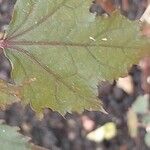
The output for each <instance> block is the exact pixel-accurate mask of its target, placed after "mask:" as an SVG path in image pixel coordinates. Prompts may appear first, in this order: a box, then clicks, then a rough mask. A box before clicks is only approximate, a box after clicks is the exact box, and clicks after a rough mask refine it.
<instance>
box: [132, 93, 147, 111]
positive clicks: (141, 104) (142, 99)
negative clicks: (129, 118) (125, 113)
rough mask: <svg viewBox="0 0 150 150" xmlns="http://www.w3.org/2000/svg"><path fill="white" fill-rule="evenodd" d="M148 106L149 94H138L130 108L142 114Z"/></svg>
mask: <svg viewBox="0 0 150 150" xmlns="http://www.w3.org/2000/svg"><path fill="white" fill-rule="evenodd" d="M148 107H149V95H144V96H143V95H142V96H138V97H137V99H136V100H135V102H134V103H133V105H132V109H133V110H134V112H136V113H141V114H144V113H146V112H148Z"/></svg>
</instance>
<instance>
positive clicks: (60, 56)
mask: <svg viewBox="0 0 150 150" xmlns="http://www.w3.org/2000/svg"><path fill="white" fill-rule="evenodd" d="M90 4H91V0H18V1H17V3H16V5H15V8H14V13H13V17H12V21H11V23H10V25H9V29H8V31H7V35H6V39H5V42H6V43H7V48H6V49H5V51H6V53H7V56H8V57H9V59H10V60H11V61H12V63H13V68H14V69H13V72H12V76H13V78H14V80H15V82H16V84H18V85H22V86H21V98H22V100H23V101H24V102H25V103H28V102H30V103H31V104H32V106H33V107H34V109H35V110H37V111H41V110H42V108H44V107H50V108H51V109H53V110H57V111H59V112H61V113H65V112H67V111H68V112H71V111H82V110H83V109H90V110H100V108H101V104H100V102H99V100H98V99H97V85H98V82H100V81H101V80H110V79H114V78H117V77H119V76H120V75H122V74H123V73H125V72H126V71H127V68H128V67H129V66H130V65H131V64H133V63H136V62H137V61H138V60H139V58H140V57H142V56H143V55H145V54H146V53H147V52H149V51H148V49H147V48H146V47H148V45H149V42H148V41H147V40H145V39H144V38H141V37H140V35H139V32H138V22H131V21H129V20H127V19H126V18H124V17H122V16H121V15H119V13H114V14H113V15H112V16H111V17H109V18H106V17H96V16H95V14H90V13H89V7H90Z"/></svg>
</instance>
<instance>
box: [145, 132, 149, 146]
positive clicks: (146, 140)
mask: <svg viewBox="0 0 150 150" xmlns="http://www.w3.org/2000/svg"><path fill="white" fill-rule="evenodd" d="M144 139H145V143H146V145H147V146H148V147H150V142H149V141H150V133H146V135H145V138H144Z"/></svg>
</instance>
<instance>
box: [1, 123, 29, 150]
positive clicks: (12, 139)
mask: <svg viewBox="0 0 150 150" xmlns="http://www.w3.org/2000/svg"><path fill="white" fill-rule="evenodd" d="M27 141H28V140H27V138H25V137H23V136H22V135H20V134H19V133H18V132H17V128H15V127H10V126H7V125H4V124H0V145H1V148H0V149H1V150H12V149H14V150H29V149H30V146H29V145H28V144H27Z"/></svg>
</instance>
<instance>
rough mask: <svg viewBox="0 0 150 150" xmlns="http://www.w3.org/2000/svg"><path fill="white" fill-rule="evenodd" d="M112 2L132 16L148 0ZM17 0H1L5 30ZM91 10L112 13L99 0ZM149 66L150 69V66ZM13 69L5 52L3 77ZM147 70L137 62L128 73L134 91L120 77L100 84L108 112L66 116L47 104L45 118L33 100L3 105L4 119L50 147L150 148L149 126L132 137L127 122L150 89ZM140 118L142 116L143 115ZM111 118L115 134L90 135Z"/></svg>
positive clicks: (0, 72)
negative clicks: (93, 138) (119, 83)
mask: <svg viewBox="0 0 150 150" xmlns="http://www.w3.org/2000/svg"><path fill="white" fill-rule="evenodd" d="M111 2H112V4H114V3H115V4H116V5H115V7H116V6H117V7H120V8H121V13H122V14H124V15H125V16H127V17H128V18H129V19H139V18H140V16H141V15H142V14H143V12H144V10H145V8H146V5H147V1H146V0H133V1H127V2H128V3H126V7H125V6H124V5H125V1H124V0H122V1H121V0H112V1H111ZM14 4H15V0H0V30H1V31H4V30H5V29H6V28H7V25H8V23H9V22H10V19H11V13H12V9H13V6H14ZM105 6H106V5H105ZM111 6H112V5H111ZM127 6H128V7H127ZM90 11H91V12H93V13H94V12H96V13H97V15H103V14H104V13H107V14H108V15H109V14H110V12H108V11H107V8H106V7H104V5H103V6H102V5H101V3H100V1H98V0H97V1H95V2H93V4H92V5H91V8H90ZM4 62H7V64H8V65H6V66H7V67H6V66H4V65H3V64H4ZM146 69H147V70H149V71H150V67H149V68H146ZM10 71H11V70H10V66H9V62H8V60H7V59H5V58H4V57H3V55H2V56H1V61H0V77H1V78H3V79H4V80H9V79H10ZM144 73H145V70H143V69H141V68H140V67H139V66H138V65H133V66H132V68H131V69H130V70H129V73H128V74H129V75H130V76H131V77H132V80H133V92H132V94H128V93H126V92H125V91H124V90H123V89H121V88H119V87H118V86H117V84H116V81H114V82H113V83H109V82H107V81H106V82H102V83H100V84H99V86H98V90H99V98H100V99H101V100H102V102H103V105H104V109H105V110H106V111H107V112H108V114H104V113H102V112H98V111H88V110H85V111H84V112H83V113H82V114H78V113H76V112H73V113H72V114H69V113H67V114H66V115H65V116H64V117H63V116H61V115H60V114H59V113H58V112H55V111H52V110H51V109H49V108H45V109H44V110H43V118H42V119H39V118H38V117H37V115H36V113H35V112H34V110H33V109H32V108H31V106H30V104H28V105H26V106H23V105H22V104H21V103H19V102H18V103H13V104H11V105H8V106H7V107H6V109H5V110H2V109H0V120H3V121H4V123H5V124H8V125H10V126H18V127H19V128H20V133H22V134H23V135H26V136H28V137H31V140H30V142H32V143H34V144H36V145H39V146H41V147H45V148H47V149H50V150H149V149H150V148H148V147H147V146H146V144H145V142H144V136H145V133H146V130H145V128H144V127H139V128H138V136H137V137H136V138H132V137H131V136H130V133H129V129H128V126H127V112H128V110H129V108H130V107H131V105H132V104H133V102H134V101H135V99H136V98H137V97H138V96H139V95H142V94H145V93H146V92H147V91H149V90H148V89H150V88H149V87H147V89H144V88H143V84H144V83H145V82H144V81H145V79H146V78H143V76H144V75H145V74H144ZM147 76H148V74H147ZM138 119H139V120H140V116H139V118H138ZM108 122H113V123H114V124H115V125H116V127H117V133H116V135H115V137H113V138H111V139H109V140H106V139H104V140H102V141H101V142H93V141H91V140H88V139H87V134H88V133H90V132H91V131H93V130H95V129H97V128H99V127H100V126H103V125H104V124H106V123H108Z"/></svg>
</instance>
